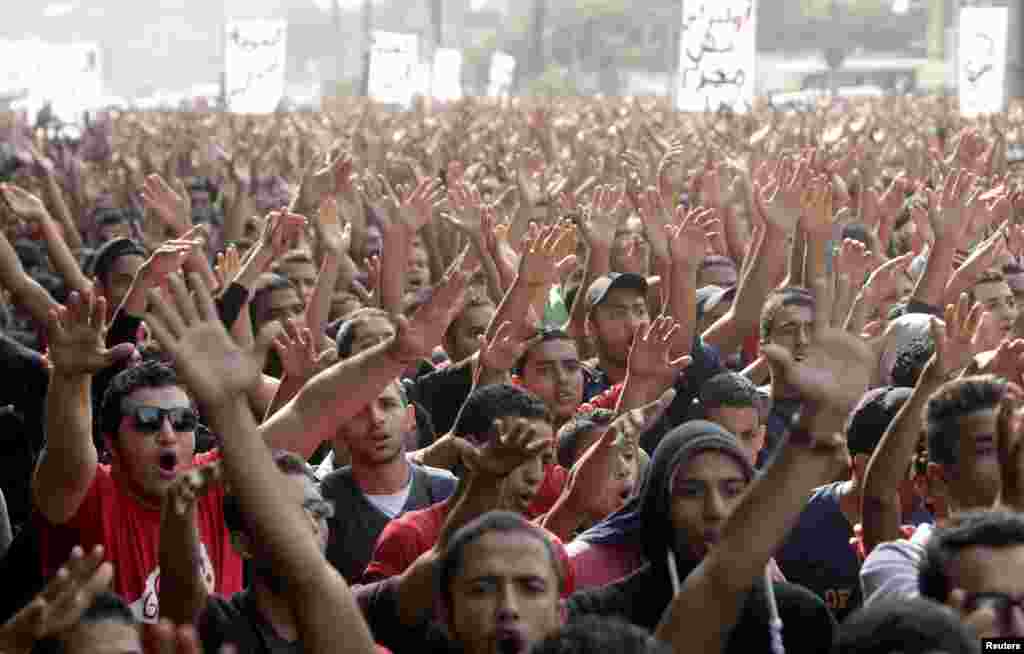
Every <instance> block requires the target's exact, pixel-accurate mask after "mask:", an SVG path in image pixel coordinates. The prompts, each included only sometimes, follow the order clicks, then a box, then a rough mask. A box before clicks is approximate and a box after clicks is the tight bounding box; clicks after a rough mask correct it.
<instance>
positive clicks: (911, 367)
mask: <svg viewBox="0 0 1024 654" xmlns="http://www.w3.org/2000/svg"><path fill="white" fill-rule="evenodd" d="M933 354H935V342H934V341H933V340H932V337H931V336H915V337H914V338H911V339H910V340H908V341H907V342H905V343H901V344H900V345H899V347H897V348H896V359H895V361H893V364H892V371H891V372H890V375H891V377H892V385H893V386H906V387H907V388H913V387H914V386H917V380H918V379H920V378H921V373H922V372H924V367H925V365H927V364H928V361H929V360H930V359H931V358H932V355H933Z"/></svg>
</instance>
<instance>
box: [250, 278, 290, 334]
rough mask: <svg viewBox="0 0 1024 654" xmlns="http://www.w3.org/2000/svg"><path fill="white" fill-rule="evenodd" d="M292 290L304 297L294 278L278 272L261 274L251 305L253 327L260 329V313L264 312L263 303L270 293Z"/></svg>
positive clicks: (256, 329)
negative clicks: (291, 278)
mask: <svg viewBox="0 0 1024 654" xmlns="http://www.w3.org/2000/svg"><path fill="white" fill-rule="evenodd" d="M284 290H292V291H295V294H296V295H297V296H299V298H301V297H302V293H299V289H298V288H297V287H296V286H295V284H294V283H293V282H292V280H290V279H288V278H287V277H285V276H284V275H278V274H277V273H264V274H262V275H260V277H259V279H258V280H257V282H256V285H255V288H254V289H253V293H252V300H251V302H250V305H251V306H252V309H253V310H252V312H251V315H250V318H251V319H252V328H253V330H255V331H259V328H260V327H261V325H260V324H259V323H258V322H257V321H258V320H259V315H260V314H261V313H262V312H263V307H262V305H263V304H264V303H266V302H267V301H268V299H269V298H270V294H271V293H273V292H274V291H284Z"/></svg>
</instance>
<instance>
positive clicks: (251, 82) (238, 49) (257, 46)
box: [224, 19, 288, 114]
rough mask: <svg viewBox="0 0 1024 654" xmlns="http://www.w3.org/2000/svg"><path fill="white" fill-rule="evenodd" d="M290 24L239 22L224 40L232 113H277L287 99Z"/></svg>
mask: <svg viewBox="0 0 1024 654" xmlns="http://www.w3.org/2000/svg"><path fill="white" fill-rule="evenodd" d="M287 34H288V24H287V23H286V22H285V21H283V20H256V19H254V20H235V21H229V22H228V24H227V37H226V38H225V40H224V43H225V46H224V47H225V52H224V66H225V82H226V86H227V89H226V90H227V102H228V109H229V110H231V111H233V112H235V113H245V114H262V113H271V112H273V111H275V110H276V109H277V107H278V105H279V104H280V102H281V98H283V97H284V76H285V75H284V74H285V57H286V55H287V49H286V48H287V41H286V37H287Z"/></svg>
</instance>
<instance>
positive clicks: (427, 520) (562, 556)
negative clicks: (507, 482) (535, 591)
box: [363, 500, 576, 597]
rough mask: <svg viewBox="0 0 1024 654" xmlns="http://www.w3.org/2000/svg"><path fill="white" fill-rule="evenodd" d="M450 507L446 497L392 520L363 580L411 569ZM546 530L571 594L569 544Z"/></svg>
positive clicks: (431, 543)
mask: <svg viewBox="0 0 1024 654" xmlns="http://www.w3.org/2000/svg"><path fill="white" fill-rule="evenodd" d="M450 509H451V506H449V504H448V501H447V500H446V501H444V502H438V503H437V504H432V505H430V506H428V507H427V508H425V509H420V510H419V511H410V512H408V513H406V514H403V515H402V516H400V517H398V518H395V519H394V520H392V521H391V522H389V523H388V525H387V526H386V527H384V531H382V532H381V534H380V537H379V538H378V539H377V546H376V547H375V548H374V550H373V558H372V559H371V560H370V564H369V565H368V566H366V573H365V574H364V575H363V582H364V583H370V582H374V581H379V580H381V579H387V578H388V577H393V576H395V575H399V574H402V573H403V572H405V571H406V570H408V569H409V567H410V566H412V564H413V563H415V562H416V559H418V558H419V557H420V556H421V555H422V554H423V553H424V552H426V551H427V550H429V549H430V548H431V547H433V546H434V545H435V544H436V543H437V539H438V538H439V537H440V536H441V528H442V527H443V526H444V521H445V520H446V519H447V518H448V511H449V510H450ZM542 529H543V528H542ZM544 531H545V533H546V534H547V535H548V537H549V538H550V539H551V540H552V541H554V543H555V546H556V547H555V549H556V550H557V551H558V558H559V560H560V561H561V562H562V569H563V570H565V571H566V577H565V586H564V588H563V589H562V597H568V596H569V595H571V594H572V592H573V591H574V590H575V589H576V575H575V573H574V571H573V568H572V564H571V562H570V561H569V553H568V552H566V551H565V545H564V544H563V543H562V541H561V539H560V538H558V536H555V535H554V534H552V533H551V532H550V531H547V530H544Z"/></svg>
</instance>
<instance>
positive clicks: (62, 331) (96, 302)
mask: <svg viewBox="0 0 1024 654" xmlns="http://www.w3.org/2000/svg"><path fill="white" fill-rule="evenodd" d="M47 336H48V341H49V351H48V353H47V358H48V360H49V362H50V364H51V365H52V366H53V368H54V370H56V371H57V372H58V373H59V374H62V375H68V376H71V375H88V374H93V373H97V372H99V371H101V370H103V369H104V368H107V367H108V366H110V365H112V364H113V363H115V362H116V361H119V360H121V359H125V358H127V357H129V356H130V355H131V354H132V352H133V351H134V348H133V346H132V345H131V344H130V343H121V344H120V345H117V346H115V347H114V348H113V349H109V350H108V349H107V348H106V345H105V343H106V337H107V301H106V299H105V298H103V297H101V296H98V295H95V294H93V293H91V292H88V291H87V292H85V293H79V292H78V291H74V292H72V293H71V297H70V298H69V299H68V303H67V306H63V307H60V308H59V309H56V310H54V311H51V312H50V320H49V323H48V324H47Z"/></svg>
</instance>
